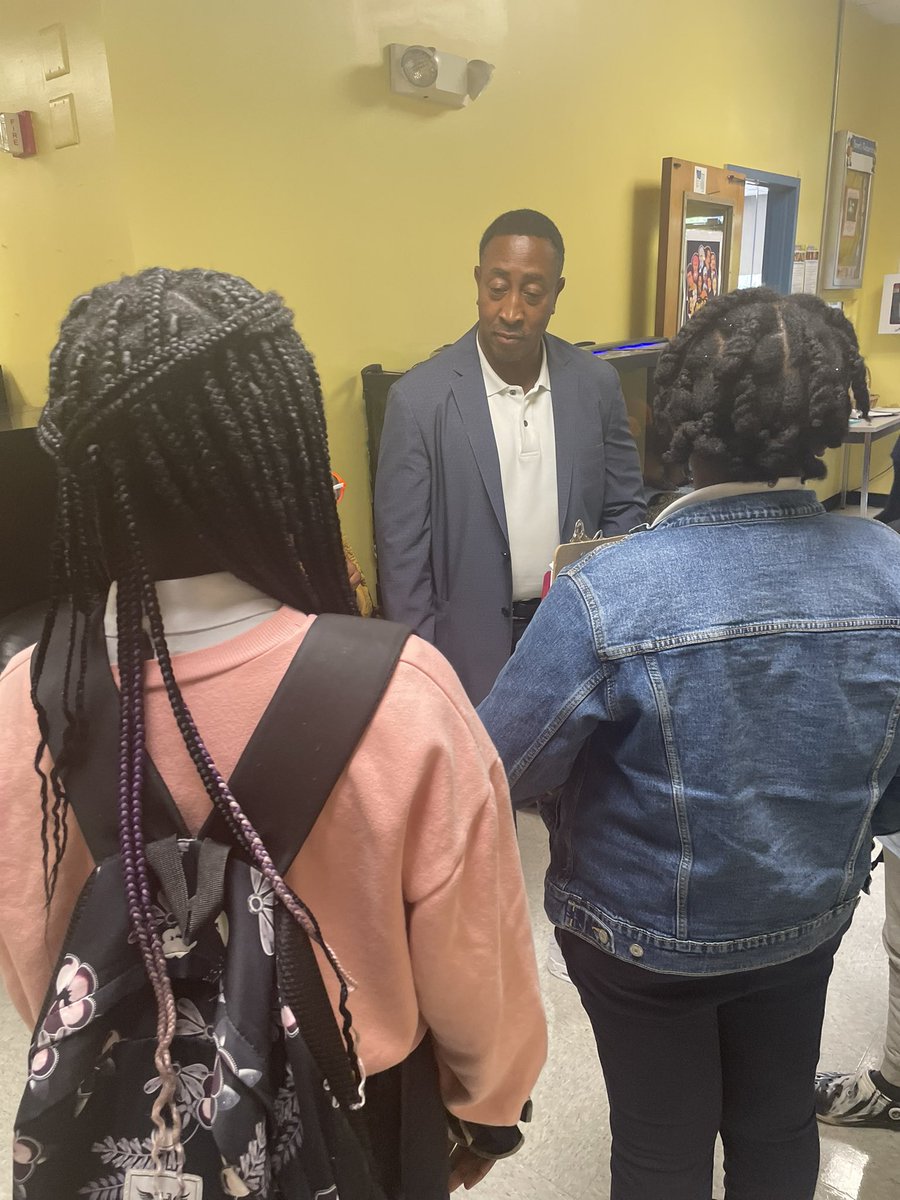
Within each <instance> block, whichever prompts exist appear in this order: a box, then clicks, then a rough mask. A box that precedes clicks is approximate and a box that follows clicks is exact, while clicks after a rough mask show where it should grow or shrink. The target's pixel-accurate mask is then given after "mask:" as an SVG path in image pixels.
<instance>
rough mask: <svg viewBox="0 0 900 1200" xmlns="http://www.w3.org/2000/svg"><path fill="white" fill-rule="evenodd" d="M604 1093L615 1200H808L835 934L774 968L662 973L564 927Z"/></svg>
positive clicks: (814, 1170)
mask: <svg viewBox="0 0 900 1200" xmlns="http://www.w3.org/2000/svg"><path fill="white" fill-rule="evenodd" d="M558 937H559V941H560V945H561V946H562V950H563V954H564V956H565V960H566V965H567V966H568V969H569V975H570V976H571V978H572V981H573V983H574V984H575V985H576V987H577V988H578V991H579V994H580V996H581V1002H582V1004H583V1005H584V1008H585V1011H586V1012H587V1015H588V1017H589V1018H590V1022H591V1025H592V1026H593V1030H594V1036H595V1038H596V1041H597V1049H598V1051H599V1055H600V1065H601V1066H602V1068H603V1075H604V1078H605V1080H606V1089H607V1093H608V1096H609V1121H610V1128H611V1130H612V1138H613V1141H612V1190H611V1192H610V1197H611V1200H710V1197H711V1195H712V1171H713V1150H714V1146H715V1141H716V1135H717V1134H719V1133H721V1136H722V1142H723V1144H724V1147H725V1175H726V1179H725V1183H726V1189H727V1190H726V1196H727V1200H812V1197H813V1193H814V1192H815V1189H816V1177H817V1175H818V1171H819V1135H818V1130H817V1129H816V1119H815V1111H814V1106H813V1080H814V1077H815V1070H816V1063H817V1062H818V1058H819V1040H820V1036H821V1032H822V1019H823V1016H824V1013H825V992H826V990H827V987H828V978H829V976H830V974H831V968H832V965H833V960H834V954H835V951H836V950H837V947H838V945H839V944H840V940H841V939H840V936H838V937H837V938H832V939H831V940H830V941H828V942H827V943H826V944H825V945H823V946H820V947H819V948H818V949H817V950H815V951H814V952H813V953H811V954H807V955H804V956H803V957H802V958H798V959H795V960H794V961H793V962H789V963H784V964H781V965H779V966H775V967H763V968H761V969H760V970H756V971H741V972H737V973H735V974H729V975H716V976H686V975H663V974H659V973H656V972H653V971H648V970H646V969H644V968H642V967H637V966H633V965H632V964H631V963H626V962H620V961H619V960H618V959H616V958H613V957H612V955H610V954H607V953H606V952H605V951H603V950H599V949H597V948H595V947H594V946H591V945H590V944H589V943H587V942H585V941H582V940H581V939H580V938H578V937H576V936H575V935H574V934H571V933H567V932H565V931H558Z"/></svg>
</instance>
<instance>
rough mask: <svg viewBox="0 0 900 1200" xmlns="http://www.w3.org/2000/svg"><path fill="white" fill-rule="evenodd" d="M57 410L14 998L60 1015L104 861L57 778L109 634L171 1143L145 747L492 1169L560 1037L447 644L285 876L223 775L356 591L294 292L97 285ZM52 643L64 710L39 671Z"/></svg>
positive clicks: (69, 755)
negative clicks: (54, 1003)
mask: <svg viewBox="0 0 900 1200" xmlns="http://www.w3.org/2000/svg"><path fill="white" fill-rule="evenodd" d="M38 436H39V439H40V442H41V445H42V446H43V448H44V449H45V450H46V451H47V453H48V454H49V455H50V456H51V457H52V459H53V461H54V463H55V466H56V469H57V475H58V519H57V526H56V533H55V539H54V545H53V594H52V597H51V602H50V609H49V613H48V616H47V621H46V625H45V628H44V631H43V636H42V637H41V639H40V641H39V643H38V645H37V646H36V647H33V648H32V649H30V650H27V651H25V652H23V653H22V654H20V655H19V656H17V657H16V658H15V659H13V661H12V662H11V663H10V665H9V666H8V668H7V670H6V671H5V672H4V674H3V676H2V677H0V967H2V972H3V977H4V980H5V983H6V986H7V988H8V990H9V992H10V995H11V997H12V999H13V1001H14V1003H15V1004H16V1007H17V1008H18V1010H19V1012H20V1013H21V1015H22V1017H23V1018H24V1019H25V1020H26V1021H28V1022H30V1023H32V1024H33V1023H34V1022H35V1020H36V1019H37V1018H38V1017H39V1014H40V1013H41V1012H42V1002H43V998H44V993H45V991H46V989H47V986H48V983H50V982H51V975H52V973H53V971H54V962H55V961H56V959H57V956H58V954H59V952H60V949H61V947H62V946H63V941H64V936H65V931H66V927H67V925H68V922H69V920H70V918H71V916H72V912H73V907H74V905H75V900H76V897H77V896H78V894H79V891H80V889H81V888H82V886H83V885H84V884H85V881H86V880H87V879H88V876H89V875H91V872H92V870H93V868H94V866H95V863H94V862H93V861H92V858H91V855H90V852H89V851H88V849H87V842H86V839H85V837H84V836H82V831H81V830H80V828H79V824H78V820H77V818H76V816H75V813H74V811H73V810H71V809H70V807H69V804H68V799H67V791H66V785H67V779H68V778H69V775H70V772H72V771H75V770H77V769H78V768H79V766H80V765H82V764H83V762H84V760H85V758H87V757H89V756H90V755H91V754H93V753H94V752H95V747H96V745H97V735H98V734H103V732H104V731H103V730H102V729H100V728H98V722H97V721H96V720H92V712H91V706H90V704H89V702H88V694H89V691H90V687H89V684H86V680H88V677H89V671H96V670H97V669H98V664H97V663H96V661H93V660H92V657H91V652H92V645H93V644H94V643H93V640H92V639H94V638H95V635H96V637H97V640H98V641H104V640H105V646H106V651H107V653H106V655H104V662H103V664H102V667H103V669H105V670H106V671H107V673H108V672H109V670H110V664H111V666H112V670H113V673H114V675H115V677H116V679H117V681H118V687H119V699H118V710H119V729H118V792H117V796H112V795H110V796H109V797H108V798H107V801H106V802H108V803H109V804H116V805H117V807H118V829H119V847H120V852H121V862H122V878H123V883H124V888H125V893H126V897H127V907H128V914H129V919H130V924H131V929H132V937H133V939H134V941H135V943H136V945H137V946H138V948H139V951H140V956H141V959H142V961H143V964H144V970H145V971H146V975H147V977H148V979H149V981H150V983H151V985H152V990H153V995H154V996H155V1004H156V1013H157V1016H156V1030H157V1033H156V1059H155V1062H156V1068H157V1071H158V1089H157V1091H156V1093H155V1099H154V1104H153V1110H152V1118H153V1122H154V1126H155V1130H156V1133H155V1135H154V1136H155V1138H156V1141H155V1142H154V1145H155V1147H156V1151H157V1153H158V1152H159V1148H160V1147H162V1148H163V1149H164V1150H166V1151H167V1152H171V1151H172V1150H173V1148H177V1147H178V1146H179V1144H180V1140H181V1138H182V1133H183V1130H182V1123H183V1119H184V1113H183V1112H182V1106H181V1104H180V1103H179V1102H178V1095H179V1087H180V1086H181V1085H180V1084H179V1076H178V1071H179V1064H178V1063H177V1062H175V1061H173V1054H172V1046H173V1039H174V1038H175V1036H176V1025H177V1023H178V1020H179V1012H177V1011H176V1005H175V1002H174V999H173V987H172V978H171V972H172V970H173V966H172V963H173V955H174V957H175V958H176V959H177V957H178V955H179V954H183V953H184V951H185V947H184V944H183V940H182V939H180V937H179V936H178V935H177V931H173V930H172V929H169V930H168V932H166V931H161V928H160V920H159V915H160V914H159V910H158V906H157V891H158V884H157V882H156V881H155V876H154V869H153V867H152V866H151V864H150V862H148V847H147V844H146V840H145V825H146V814H145V813H144V812H143V808H142V802H143V800H144V798H145V796H146V788H147V772H148V770H149V769H150V764H152V766H153V767H154V768H155V770H156V771H158V772H159V775H160V776H161V777H162V779H163V780H164V781H165V784H166V785H167V787H168V789H169V791H170V792H171V794H172V796H173V798H174V799H175V802H176V805H177V808H178V810H179V811H180V813H181V817H182V818H183V821H184V824H185V825H186V827H187V829H188V830H189V831H190V833H191V835H192V836H193V835H195V834H196V833H197V831H198V830H200V829H201V827H202V826H203V825H204V822H205V820H206V818H207V817H208V816H209V814H210V812H211V811H212V810H213V809H215V810H217V811H218V812H219V813H221V815H222V817H223V818H224V821H225V823H226V825H227V829H228V830H229V831H230V836H231V839H232V841H233V843H234V845H235V846H236V847H237V848H238V849H239V850H240V851H241V852H242V854H243V855H245V856H246V860H247V862H248V863H249V864H250V865H251V866H252V868H253V871H254V876H253V878H254V879H256V880H258V884H257V886H258V889H259V891H258V897H257V899H258V905H257V907H258V909H259V912H260V922H261V924H260V936H261V937H262V938H263V939H265V936H266V930H265V926H264V917H265V902H266V900H267V897H272V896H273V897H274V903H275V904H276V905H277V906H281V907H282V908H283V909H284V910H285V911H286V912H287V913H288V914H289V915H290V918H291V919H292V920H293V921H295V922H296V923H297V924H298V925H299V926H300V927H301V928H302V929H303V930H304V931H305V933H307V934H308V935H309V936H310V938H311V939H312V940H313V941H314V942H315V944H316V953H317V954H318V956H319V961H320V964H321V965H322V966H323V975H324V976H325V978H326V983H327V986H328V988H329V995H330V998H331V1000H332V1004H333V1006H334V1010H335V1015H336V1018H337V1020H338V1022H339V1024H340V1026H341V1028H342V1030H343V1032H344V1033H345V1035H346V1037H347V1044H348V1048H349V1050H350V1052H351V1054H356V1053H358V1058H359V1062H360V1065H361V1073H362V1074H363V1075H365V1076H369V1077H377V1076H378V1075H379V1073H382V1072H386V1071H388V1070H389V1069H391V1068H393V1067H395V1066H396V1065H397V1064H399V1063H401V1062H402V1061H403V1060H404V1059H405V1058H406V1057H407V1056H408V1055H409V1054H410V1053H411V1051H412V1050H413V1049H414V1047H416V1046H417V1045H418V1043H420V1042H421V1040H422V1038H423V1036H424V1034H425V1033H426V1031H430V1034H431V1038H432V1041H433V1044H434V1048H435V1055H436V1057H437V1062H438V1068H439V1073H440V1078H441V1090H442V1097H443V1100H444V1103H445V1105H446V1107H447V1109H448V1111H449V1112H450V1114H451V1118H452V1119H453V1120H454V1121H455V1122H456V1123H457V1126H456V1127H457V1128H458V1130H466V1131H469V1132H468V1133H466V1134H465V1136H462V1135H460V1137H459V1138H458V1141H459V1142H460V1143H461V1145H460V1146H458V1148H457V1151H456V1152H455V1156H454V1167H453V1169H454V1175H453V1178H452V1181H451V1182H452V1184H453V1185H458V1184H459V1183H467V1184H472V1183H473V1182H477V1180H478V1179H480V1178H481V1177H482V1176H483V1175H484V1174H486V1172H487V1169H488V1168H489V1167H490V1165H491V1163H492V1160H493V1157H499V1156H501V1152H500V1151H497V1153H496V1154H494V1149H496V1146H497V1145H499V1142H497V1143H493V1142H492V1141H491V1131H490V1129H489V1128H487V1129H486V1131H485V1130H481V1127H495V1126H496V1127H510V1126H515V1125H516V1123H517V1121H518V1120H519V1116H520V1112H521V1111H522V1109H523V1106H524V1105H525V1103H526V1101H527V1099H528V1096H529V1094H530V1091H531V1088H532V1086H533V1084H534V1082H535V1079H536V1077H537V1074H538V1072H539V1070H540V1067H541V1065H542V1062H543V1058H544V1053H545V1044H546V1043H545V1028H544V1019H543V1012H542V1008H541V1002H540V998H539V992H538V985H537V976H536V970H535V963H534V955H533V948H532V944H531V935H530V931H529V924H528V918H527V909H526V901H525V896H524V889H523V884H522V877H521V869H520V866H519V859H518V852H517V848H516V843H515V837H514V831H513V823H512V816H511V810H510V805H509V796H508V792H507V785H506V782H505V778H504V773H503V769H502V766H501V764H500V762H499V760H498V758H497V754H496V752H495V751H494V749H493V747H492V746H491V744H490V742H489V740H488V739H487V737H486V735H485V734H484V731H483V729H482V728H481V726H480V724H479V722H478V720H477V718H476V716H475V714H474V712H473V710H472V707H471V705H470V704H469V702H468V701H467V699H466V697H465V694H464V692H463V691H462V689H461V687H460V685H459V683H458V681H457V679H456V677H455V675H454V674H453V672H452V670H451V669H450V668H449V666H448V665H447V663H446V662H445V661H444V660H443V659H442V658H441V656H440V655H439V654H438V653H437V652H436V651H434V650H433V649H432V648H431V647H429V646H428V645H426V644H425V643H424V642H422V641H420V640H419V639H417V638H415V637H413V638H410V640H409V641H408V642H407V643H406V645H405V647H404V649H403V651H402V653H401V656H400V659H399V662H398V665H397V667H396V669H395V671H394V674H393V676H392V677H391V679H390V682H389V684H388V685H387V689H386V691H385V692H384V694H383V696H382V699H381V701H380V703H379V705H378V707H377V709H376V710H375V713H374V716H373V718H372V720H371V722H370V724H369V726H368V728H367V729H366V730H365V732H364V733H363V735H362V738H361V740H360V741H359V744H358V746H357V749H356V751H355V753H354V755H353V757H352V758H351V760H350V762H349V764H348V765H347V767H346V769H345V770H344V772H343V774H342V775H341V776H340V778H339V780H338V783H337V785H336V786H335V787H334V790H333V792H332V794H331V795H330V797H329V800H328V803H327V805H326V808H325V810H324V811H323V813H322V815H321V817H320V818H319V820H318V821H317V822H316V824H315V826H314V827H313V829H312V832H311V833H310V834H309V836H308V837H307V840H306V841H305V842H304V844H303V846H302V848H301V850H300V852H299V854H298V855H297V857H296V859H295V860H294V861H293V863H292V864H291V866H290V867H289V868H288V870H287V871H286V872H284V874H283V875H282V874H281V873H279V871H278V869H277V868H276V866H275V864H274V862H273V859H272V858H271V857H270V855H269V852H268V850H267V847H266V846H265V845H264V844H263V842H262V840H261V838H260V837H259V835H258V834H257V832H256V830H255V829H254V827H253V824H252V822H251V821H250V819H249V818H248V816H247V814H246V813H245V812H244V811H243V809H242V807H241V803H240V798H239V797H238V796H235V795H234V794H232V791H231V790H230V787H229V786H228V784H227V783H226V782H225V781H226V780H228V779H229V778H230V776H231V773H232V770H233V769H234V767H235V765H236V763H237V762H238V759H239V757H240V755H241V752H242V750H243V748H244V746H245V744H246V743H247V741H248V739H249V737H250V735H251V734H252V732H253V730H254V728H255V726H256V724H257V722H258V721H259V719H260V717H261V715H262V714H263V712H264V710H265V709H266V707H267V705H268V703H269V701H270V699H271V698H272V696H273V694H274V693H275V691H276V689H277V688H278V686H279V684H280V682H281V680H282V677H283V676H284V674H285V672H286V670H287V668H288V666H289V664H290V663H291V661H292V659H293V657H294V654H295V652H296V651H297V649H298V647H299V645H300V644H301V643H302V641H303V639H304V637H305V635H306V634H307V632H308V631H309V629H310V628H311V627H312V625H313V623H314V621H315V618H316V615H317V614H322V613H345V614H351V613H354V612H355V611H356V606H355V603H354V597H353V593H352V591H351V588H350V581H349V579H348V573H347V563H346V561H345V557H344V551H343V548H342V542H341V533H340V527H339V523H338V517H337V512H336V508H335V495H334V483H333V479H332V476H331V472H330V464H329V457H328V445H327V438H326V431H325V421H324V416H323V411H322V398H321V390H320V385H319V380H318V376H317V374H316V370H315V367H314V365H313V361H312V359H311V357H310V355H309V353H308V351H307V350H306V349H305V347H304V345H303V343H302V342H301V341H300V338H299V337H298V336H297V334H296V332H295V331H294V329H293V324H292V315H291V313H290V312H289V311H288V310H287V308H286V307H285V306H284V304H283V302H282V301H281V299H280V298H279V297H278V296H276V295H275V294H273V293H267V294H263V293H260V292H259V291H257V290H256V289H255V288H253V287H251V286H250V284H248V283H247V282H246V281H244V280H242V279H238V278H235V277H232V276H229V275H224V274H219V273H216V272H212V271H200V270H185V271H170V270H165V269H153V270H148V271H144V272H142V273H141V274H139V275H136V276H134V277H132V278H125V279H122V280H120V281H118V282H116V283H111V284H107V285H105V286H103V287H99V288H97V289H95V290H94V291H93V292H91V293H90V294H89V295H84V296H81V297H80V298H78V299H77V300H76V301H75V302H74V303H73V305H72V307H71V309H70V311H69V313H68V315H67V316H66V318H65V320H64V321H63V324H62V328H61V331H60V337H59V341H58V344H57V346H56V348H55V349H54V351H53V354H52V357H51V364H50V385H49V399H48V403H47V406H46V408H45V410H44V412H43V414H42V417H41V421H40V425H39V430H38ZM98 630H99V633H98ZM59 639H62V640H63V642H64V645H65V659H64V661H65V670H64V673H63V677H62V683H61V696H60V697H59V699H60V704H59V711H60V712H61V713H62V714H63V723H64V728H63V729H59V728H54V727H53V721H54V717H53V714H52V713H51V712H50V711H48V709H49V706H48V705H47V704H46V703H45V699H46V691H45V690H44V689H43V688H42V677H43V674H44V671H45V669H46V666H47V663H48V662H49V661H50V660H49V658H48V654H49V652H50V649H51V646H52V645H54V644H57V643H58V641H59ZM106 658H108V663H107V662H106ZM107 732H108V731H107ZM108 741H109V738H108V737H107V742H108ZM51 746H55V747H57V750H56V752H55V753H54V754H53V757H52V759H51V756H50V753H49V750H48V747H51ZM298 786H300V781H298ZM288 817H289V814H285V819H286V820H287V819H288ZM254 911H256V910H254ZM268 936H269V938H270V948H271V920H270V921H269V935H268ZM166 937H168V938H169V941H168V942H167V943H166V942H165V938H166ZM164 943H165V944H164ZM67 970H68V968H66V969H65V970H63V971H61V972H60V977H59V979H60V980H61V981H62V982H61V983H60V982H58V985H57V986H60V987H62V992H61V997H62V1001H64V1005H63V1009H62V1010H60V1011H63V1012H64V1013H67V1014H68V1017H69V1019H70V1020H71V1019H73V1018H72V1014H73V1012H74V1013H75V1014H76V1015H77V1016H78V1017H79V1019H80V1017H81V1016H82V1015H83V1013H84V1012H85V1011H87V1010H86V1008H85V1006H89V1005H90V1004H92V1003H93V1001H92V1000H90V999H89V997H88V996H86V995H85V991H86V990H89V988H90V986H91V981H90V978H89V977H88V976H87V975H86V974H85V969H84V968H83V967H82V968H78V969H74V968H73V969H72V970H71V971H69V973H68V975H66V971H67ZM63 976H66V977H65V978H63ZM69 976H71V978H69ZM51 1011H52V1010H51ZM351 1015H352V1028H351V1025H350V1020H351ZM182 1016H183V1014H182ZM62 1019H65V1016H64V1017H63V1018H62ZM44 1020H45V1023H46V1020H47V1018H46V1017H45V1018H44ZM62 1032H65V1031H62ZM48 1053H49V1051H48ZM38 1057H40V1053H39V1054H38ZM34 1069H35V1068H34V1059H33V1060H32V1071H34ZM207 1103H208V1101H207ZM205 1111H206V1110H204V1112H205ZM471 1131H475V1132H474V1133H473V1132H471ZM479 1131H480V1132H479ZM147 1132H148V1133H149V1130H148V1131H147ZM393 1132H394V1133H396V1135H397V1136H398V1137H399V1131H393ZM508 1132H509V1131H508V1130H507V1131H506V1133H507V1134H508ZM481 1134H484V1136H483V1137H481V1141H480V1142H479V1137H480V1136H481ZM470 1137H471V1138H473V1139H474V1140H473V1141H472V1144H471V1146H468V1145H467V1144H466V1143H467V1142H468V1140H469V1138H470ZM503 1140H504V1139H503V1138H501V1139H500V1141H503ZM515 1140H516V1141H518V1140H520V1139H519V1137H518V1135H516V1137H515ZM509 1148H510V1146H509V1144H508V1139H507V1140H506V1141H505V1142H504V1146H503V1151H502V1153H506V1152H507V1151H508V1150H509ZM88 1149H89V1148H88ZM26 1152H27V1154H31V1155H32V1160H31V1165H33V1159H34V1154H35V1153H36V1151H33V1149H28V1147H26V1149H25V1150H23V1152H22V1153H23V1154H25V1153H26ZM170 1156H171V1155H170ZM104 1161H108V1160H104ZM448 1174H449V1171H448ZM23 1178H24V1177H23ZM206 1182H207V1187H208V1192H207V1193H205V1194H208V1195H210V1196H217V1195H219V1194H220V1193H219V1191H218V1190H215V1189H216V1187H217V1186H218V1181H216V1182H215V1184H213V1183H211V1182H210V1181H206ZM17 1186H20V1187H21V1189H22V1190H21V1195H22V1196H23V1197H24V1196H26V1195H27V1185H26V1184H25V1183H20V1184H17ZM243 1186H245V1185H244V1184H243V1183H242V1184H241V1187H243ZM17 1194H18V1193H17ZM185 1194H187V1193H185ZM228 1194H234V1195H244V1194H247V1195H249V1194H251V1192H250V1191H249V1190H247V1191H242V1190H235V1191H233V1192H231V1191H229V1192H228ZM252 1194H256V1192H253V1193H252Z"/></svg>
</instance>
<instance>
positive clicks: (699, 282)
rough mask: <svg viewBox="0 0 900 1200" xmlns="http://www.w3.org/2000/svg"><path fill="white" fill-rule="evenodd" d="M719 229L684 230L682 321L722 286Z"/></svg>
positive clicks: (686, 319)
mask: <svg viewBox="0 0 900 1200" xmlns="http://www.w3.org/2000/svg"><path fill="white" fill-rule="evenodd" d="M722 241H723V234H722V231H721V230H720V229H704V230H694V229H688V230H686V235H685V239H684V258H683V260H682V265H683V272H684V311H683V316H682V324H683V323H684V322H685V321H689V320H690V319H691V317H693V316H695V315H696V314H697V313H698V312H699V311H700V309H701V308H703V306H704V305H705V304H708V303H709V301H710V300H712V299H713V298H714V297H716V296H718V295H719V294H720V293H721V290H722V282H721V280H722V278H723V276H722V268H723V263H722Z"/></svg>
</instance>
